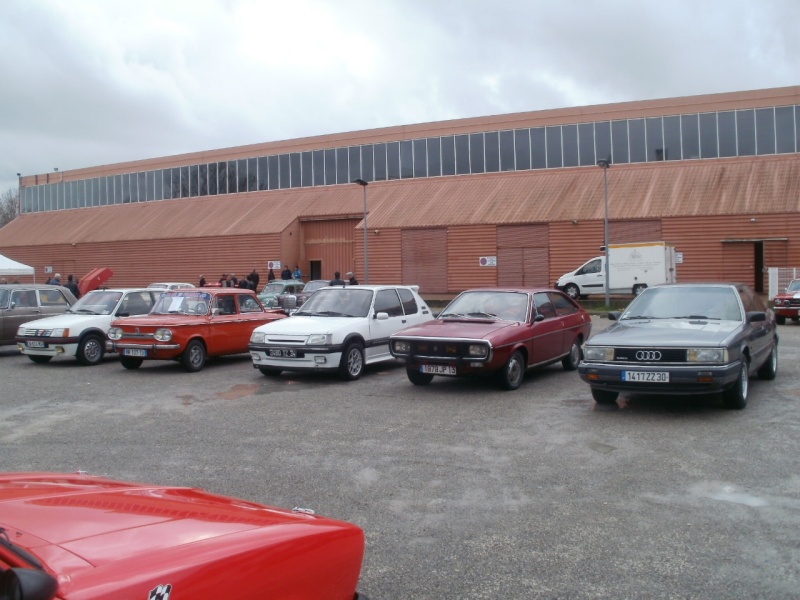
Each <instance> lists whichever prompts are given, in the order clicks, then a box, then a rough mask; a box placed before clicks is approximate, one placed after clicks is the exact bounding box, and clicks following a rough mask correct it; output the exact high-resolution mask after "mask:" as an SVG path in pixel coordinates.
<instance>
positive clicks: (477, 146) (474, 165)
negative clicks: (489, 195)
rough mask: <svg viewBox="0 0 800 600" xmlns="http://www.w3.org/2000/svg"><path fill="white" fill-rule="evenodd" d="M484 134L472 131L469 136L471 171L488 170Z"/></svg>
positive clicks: (480, 171) (481, 171)
mask: <svg viewBox="0 0 800 600" xmlns="http://www.w3.org/2000/svg"><path fill="white" fill-rule="evenodd" d="M483 151H484V148H483V134H482V133H472V134H470V136H469V158H470V165H471V166H470V172H471V173H483V172H484V171H485V170H486V166H485V163H484V156H483Z"/></svg>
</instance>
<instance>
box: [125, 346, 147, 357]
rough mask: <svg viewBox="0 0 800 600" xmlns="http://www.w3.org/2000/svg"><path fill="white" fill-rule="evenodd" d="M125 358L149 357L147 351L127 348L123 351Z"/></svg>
mask: <svg viewBox="0 0 800 600" xmlns="http://www.w3.org/2000/svg"><path fill="white" fill-rule="evenodd" d="M122 354H123V355H124V356H147V350H139V349H138V348H125V349H124V350H123V351H122Z"/></svg>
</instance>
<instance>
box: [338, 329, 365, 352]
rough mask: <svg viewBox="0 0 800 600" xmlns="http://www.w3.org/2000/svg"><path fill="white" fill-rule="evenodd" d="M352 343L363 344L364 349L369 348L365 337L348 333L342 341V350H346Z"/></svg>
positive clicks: (355, 333)
mask: <svg viewBox="0 0 800 600" xmlns="http://www.w3.org/2000/svg"><path fill="white" fill-rule="evenodd" d="M351 342H355V343H356V344H361V347H362V348H366V347H367V341H366V340H365V339H364V336H363V335H361V334H360V333H357V332H351V333H348V334H347V337H345V338H344V339H343V340H342V350H344V348H345V347H347V345H348V344H350V343H351Z"/></svg>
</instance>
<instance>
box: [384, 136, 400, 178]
mask: <svg viewBox="0 0 800 600" xmlns="http://www.w3.org/2000/svg"><path fill="white" fill-rule="evenodd" d="M386 174H387V177H388V178H389V179H400V142H389V143H388V144H386Z"/></svg>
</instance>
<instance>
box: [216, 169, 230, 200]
mask: <svg viewBox="0 0 800 600" xmlns="http://www.w3.org/2000/svg"><path fill="white" fill-rule="evenodd" d="M217 191H218V193H220V194H227V193H228V163H226V162H219V163H217Z"/></svg>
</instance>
